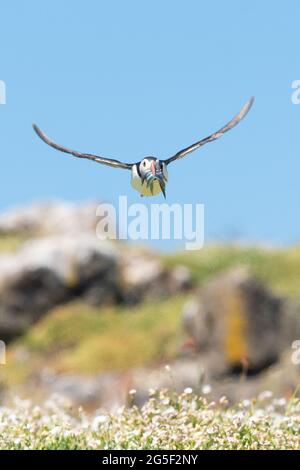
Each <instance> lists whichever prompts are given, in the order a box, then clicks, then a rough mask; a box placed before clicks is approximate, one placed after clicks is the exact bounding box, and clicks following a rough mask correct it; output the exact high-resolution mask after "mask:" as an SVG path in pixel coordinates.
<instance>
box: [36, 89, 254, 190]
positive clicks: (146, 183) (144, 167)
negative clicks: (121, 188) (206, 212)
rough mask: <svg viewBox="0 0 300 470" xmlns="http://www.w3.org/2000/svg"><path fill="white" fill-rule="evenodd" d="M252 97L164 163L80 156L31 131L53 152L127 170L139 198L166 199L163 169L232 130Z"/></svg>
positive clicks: (147, 159) (165, 174)
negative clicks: (213, 129)
mask: <svg viewBox="0 0 300 470" xmlns="http://www.w3.org/2000/svg"><path fill="white" fill-rule="evenodd" d="M253 101H254V98H253V97H251V98H250V99H249V100H248V101H247V103H246V104H245V105H244V106H243V108H242V109H241V111H240V112H239V113H238V114H237V115H236V116H235V117H234V118H233V119H232V120H231V121H229V122H228V123H227V124H226V125H225V126H223V127H222V128H221V129H219V130H218V131H217V132H214V133H213V134H211V135H209V136H208V137H205V138H204V139H201V140H199V141H198V142H196V143H195V144H192V145H190V146H189V147H186V148H185V149H183V150H180V152H177V153H176V154H175V155H173V156H172V157H169V158H167V159H165V160H160V159H158V158H156V157H145V158H143V159H142V160H141V161H140V162H138V163H123V162H121V161H119V160H115V159H112V158H105V157H101V156H99V155H93V154H90V153H82V152H77V151H76V150H71V149H69V148H66V147H63V146H62V145H59V144H57V143H56V142H54V141H53V140H51V139H49V137H47V136H46V135H45V134H44V132H43V131H41V129H40V128H39V127H38V126H36V125H35V124H33V128H34V130H35V132H36V133H37V135H38V136H39V137H40V138H41V139H42V140H43V141H44V142H46V144H48V145H50V146H51V147H53V148H55V149H56V150H60V151H61V152H64V153H69V154H70V155H73V156H74V157H79V158H86V159H88V160H93V161H95V162H97V163H101V164H102V165H107V166H111V167H114V168H123V169H125V170H130V171H131V185H132V186H133V188H134V189H136V190H137V191H138V192H139V193H140V195H141V196H156V195H157V194H159V193H163V195H164V197H166V191H165V188H166V184H167V182H168V171H167V166H168V165H169V164H170V163H172V162H174V161H176V160H179V159H181V158H183V157H185V156H186V155H188V154H189V153H191V152H194V151H195V150H197V149H198V148H199V147H202V146H203V145H205V144H207V143H208V142H213V141H214V140H216V139H218V138H219V137H221V136H222V135H223V134H225V132H227V131H229V130H230V129H232V128H233V127H234V126H236V125H237V124H238V123H239V122H240V121H241V120H242V119H243V118H244V117H245V116H246V114H247V113H248V111H249V110H250V108H251V106H252V104H253Z"/></svg>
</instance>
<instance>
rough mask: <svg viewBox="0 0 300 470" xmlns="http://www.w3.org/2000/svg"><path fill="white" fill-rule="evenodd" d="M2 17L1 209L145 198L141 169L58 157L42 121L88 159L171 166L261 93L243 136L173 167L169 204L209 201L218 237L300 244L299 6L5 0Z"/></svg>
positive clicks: (209, 229) (239, 132)
mask: <svg viewBox="0 0 300 470" xmlns="http://www.w3.org/2000/svg"><path fill="white" fill-rule="evenodd" d="M0 13H1V28H0V57H1V61H0V64H1V67H0V80H4V81H5V83H6V87H7V104H6V105H5V106H3V105H1V106H0V155H1V157H0V158H1V174H0V177H1V186H0V195H1V198H0V210H2V209H5V208H9V207H12V206H15V205H20V204H24V203H29V202H31V201H35V200H42V199H52V198H57V199H64V200H70V201H82V200H91V199H100V200H105V201H110V202H113V203H116V202H117V200H118V196H119V194H128V196H129V202H140V198H139V195H138V193H136V192H135V191H134V190H133V189H132V188H131V186H130V182H129V176H130V175H129V172H126V171H123V170H114V169H111V168H107V167H103V166H100V165H97V164H94V163H92V162H87V161H80V160H75V159H72V158H71V157H67V156H63V154H59V153H57V152H55V151H54V150H52V149H50V148H47V147H46V146H45V145H44V144H43V143H42V142H40V141H39V140H38V139H37V138H36V136H35V135H34V134H33V132H32V130H31V123H32V122H36V123H38V124H39V125H40V126H41V127H42V129H44V130H45V131H46V132H47V133H48V134H49V135H50V136H52V137H53V138H55V139H56V140H57V141H58V142H60V143H62V144H65V145H67V146H71V147H73V148H76V149H78V150H82V151H86V152H94V153H99V154H102V155H105V156H108V157H110V156H111V157H115V158H119V159H122V160H124V161H138V160H139V159H140V158H141V157H143V156H144V155H149V154H150V155H151V154H154V155H157V156H160V157H162V158H166V157H168V156H170V155H172V154H173V153H175V152H176V151H177V150H179V149H181V148H183V147H186V146H187V145H189V144H191V143H193V142H194V141H196V140H198V139H199V138H202V137H205V136H206V135H207V134H208V133H211V132H212V131H215V130H216V129H218V128H219V127H220V126H222V125H223V124H225V123H226V122H227V120H228V119H230V118H231V117H232V116H233V115H234V114H235V113H236V112H237V111H238V110H239V109H240V107H241V105H242V104H243V103H244V102H245V101H246V100H247V99H248V97H249V96H250V95H255V97H256V102H255V104H254V107H253V109H252V110H251V113H250V114H249V115H248V116H247V118H246V119H245V121H243V122H242V123H241V124H240V125H239V126H238V127H237V128H235V129H234V130H233V131H231V132H230V133H228V134H226V136H224V137H223V138H222V139H220V140H219V141H217V142H214V143H212V144H209V145H207V146H205V147H204V148H202V149H201V150H200V151H198V152H197V153H193V154H191V155H190V157H188V158H186V159H183V160H181V161H180V162H177V163H176V164H174V165H172V166H170V172H169V177H170V180H169V184H168V187H167V200H168V202H169V203H173V202H184V203H195V202H201V203H204V204H205V236H206V240H207V241H212V240H221V241H222V240H231V239H235V238H239V239H244V240H247V241H254V242H255V241H261V242H271V243H294V242H297V241H299V237H300V219H299V217H298V200H299V193H300V185H299V175H300V158H299V150H300V133H299V129H300V105H298V106H297V105H293V104H292V102H291V94H292V89H291V83H292V81H293V80H296V79H299V78H300V71H299V17H300V4H299V2H297V1H289V2H285V3H284V4H283V3H282V2H277V4H275V2H270V1H268V2H261V1H257V0H254V1H244V2H238V1H234V0H231V1H230V0H229V1H227V2H222V1H221V0H220V1H210V2H204V1H203V2H202V1H186V2H182V1H180V2H179V1H168V0H167V1H164V2H161V1H156V0H155V1H151V2H146V1H145V2H139V1H130V0H128V1H126V2H123V1H110V2H108V1H107V2H104V1H96V0H86V1H84V2H83V1H75V0H72V1H71V0H65V1H63V2H62V1H58V0H52V1H51V2H50V1H47V0H46V1H44V2H43V3H41V2H38V1H37V0H27V1H26V2H20V1H16V0H12V1H4V0H3V1H2V2H1V6H0ZM155 202H160V198H159V197H157V198H155ZM149 203H150V201H147V204H149Z"/></svg>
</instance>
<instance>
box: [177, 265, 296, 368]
mask: <svg viewBox="0 0 300 470" xmlns="http://www.w3.org/2000/svg"><path fill="white" fill-rule="evenodd" d="M183 325H184V328H185V330H186V332H187V333H188V334H189V335H190V336H191V337H192V338H193V340H194V344H195V346H196V350H197V351H198V353H199V354H200V355H201V357H203V358H204V359H203V360H205V362H206V363H207V367H208V369H209V370H210V372H212V373H213V374H217V375H218V374H224V373H228V372H231V373H240V372H241V371H244V372H247V373H248V374H256V373H258V372H260V371H261V370H263V369H264V368H266V367H268V366H269V365H271V364H273V363H275V362H276V361H277V360H278V359H279V357H280V355H281V354H282V352H283V351H284V350H285V348H287V347H290V345H291V343H292V341H293V339H295V338H300V306H299V305H298V304H297V303H295V302H292V301H288V300H286V299H284V298H280V297H278V296H276V295H275V294H274V293H272V292H271V291H270V290H269V289H267V288H266V287H265V286H264V285H263V284H262V283H261V282H260V281H259V280H257V279H256V278H255V277H253V276H252V275H251V274H250V273H249V272H248V270H246V269H242V268H238V269H234V270H233V271H230V272H228V273H225V274H222V275H220V276H218V277H217V278H215V279H213V280H212V281H210V282H208V283H207V284H206V285H205V286H203V287H202V289H200V291H199V292H198V294H197V295H196V296H195V297H194V298H193V299H192V300H191V301H190V302H188V303H187V305H186V306H185V308H184V312H183Z"/></svg>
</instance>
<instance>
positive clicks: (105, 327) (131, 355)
mask: <svg viewBox="0 0 300 470" xmlns="http://www.w3.org/2000/svg"><path fill="white" fill-rule="evenodd" d="M185 301H186V297H184V296H181V297H179V296H178V297H173V298H169V299H165V300H157V301H152V302H146V303H143V304H142V305H137V306H131V307H125V306H113V307H106V308H103V307H102V308H100V307H92V306H88V305H86V304H84V303H82V302H75V303H70V304H68V305H65V306H61V307H58V308H56V309H54V310H53V311H51V312H49V313H48V314H47V315H46V316H45V317H44V318H42V319H41V320H40V321H39V322H38V323H37V324H36V325H34V326H32V327H31V328H30V329H29V330H28V332H27V333H25V335H23V336H22V337H21V338H20V339H18V340H16V341H15V342H14V344H13V345H11V347H10V348H9V350H8V354H7V364H6V366H5V369H4V370H3V376H4V377H5V382H6V383H8V384H13V383H18V382H22V381H24V380H26V379H27V378H28V377H29V376H30V375H31V373H34V372H35V371H37V370H42V368H43V367H44V366H47V367H51V369H52V370H56V371H59V372H65V371H70V370H71V371H72V372H76V373H81V374H94V373H97V372H101V371H104V370H114V371H122V370H126V369H129V368H131V367H136V366H141V365H149V364H153V363H157V362H160V361H164V362H165V361H168V360H170V359H171V358H172V357H174V356H175V355H176V353H177V351H178V349H179V348H180V345H181V343H182V341H183V339H182V335H183V333H182V332H181V328H180V322H181V311H182V307H183V304H184V302H185ZM20 351H21V354H20ZM24 356H25V359H23V357H24Z"/></svg>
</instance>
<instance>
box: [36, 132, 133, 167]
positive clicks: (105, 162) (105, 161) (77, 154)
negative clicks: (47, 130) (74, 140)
mask: <svg viewBox="0 0 300 470" xmlns="http://www.w3.org/2000/svg"><path fill="white" fill-rule="evenodd" d="M33 129H34V130H35V132H36V133H37V135H38V136H39V137H40V138H41V139H42V140H43V141H44V142H45V143H46V144H48V145H50V146H51V147H53V148H55V149H56V150H59V151H60V152H64V153H69V154H71V155H73V156H74V157H79V158H87V159H88V160H93V161H95V162H97V163H102V165H107V166H112V167H114V168H124V169H125V170H131V167H132V165H133V164H132V163H123V162H120V161H119V160H114V159H113V158H105V157H100V156H99V155H93V154H91V153H81V152H77V151H76V150H72V149H68V148H66V147H63V146H62V145H59V144H57V143H56V142H54V140H51V139H50V138H49V137H47V136H46V134H44V132H43V131H41V129H40V128H39V127H38V126H37V125H36V124H33Z"/></svg>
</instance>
